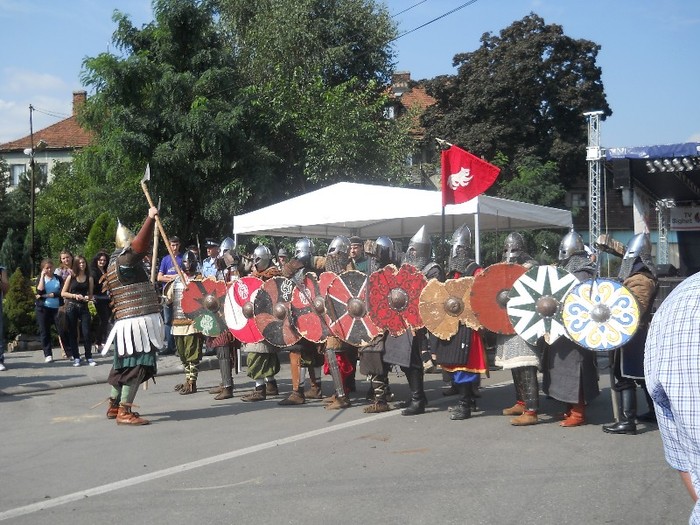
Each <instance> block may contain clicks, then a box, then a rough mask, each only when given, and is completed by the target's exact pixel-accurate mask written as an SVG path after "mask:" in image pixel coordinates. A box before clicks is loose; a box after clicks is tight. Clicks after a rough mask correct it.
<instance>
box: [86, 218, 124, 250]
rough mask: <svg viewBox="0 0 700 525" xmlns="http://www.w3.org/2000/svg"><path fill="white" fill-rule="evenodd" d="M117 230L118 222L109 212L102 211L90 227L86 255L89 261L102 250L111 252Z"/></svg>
mask: <svg viewBox="0 0 700 525" xmlns="http://www.w3.org/2000/svg"><path fill="white" fill-rule="evenodd" d="M116 232H117V223H116V221H115V220H114V219H113V218H112V217H111V216H110V215H109V213H107V212H104V213H101V214H100V215H99V216H98V217H97V219H96V220H95V222H94V223H93V225H92V228H90V233H89V234H88V237H87V242H86V243H85V250H84V253H85V257H86V258H87V260H88V261H90V260H92V258H93V257H94V256H95V255H97V252H99V251H100V250H107V253H111V251H112V248H113V247H114V238H115V235H116Z"/></svg>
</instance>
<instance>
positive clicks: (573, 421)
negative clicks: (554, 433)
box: [559, 403, 586, 427]
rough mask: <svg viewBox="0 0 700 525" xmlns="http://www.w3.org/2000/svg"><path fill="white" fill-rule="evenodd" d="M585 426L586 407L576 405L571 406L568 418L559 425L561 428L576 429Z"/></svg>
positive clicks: (580, 404) (579, 404) (581, 404)
mask: <svg viewBox="0 0 700 525" xmlns="http://www.w3.org/2000/svg"><path fill="white" fill-rule="evenodd" d="M585 424H586V405H584V404H583V403H576V404H575V405H572V406H571V410H570V411H569V416H568V417H567V418H566V419H564V421H562V422H561V423H559V425H560V426H562V427H578V426H581V425H585Z"/></svg>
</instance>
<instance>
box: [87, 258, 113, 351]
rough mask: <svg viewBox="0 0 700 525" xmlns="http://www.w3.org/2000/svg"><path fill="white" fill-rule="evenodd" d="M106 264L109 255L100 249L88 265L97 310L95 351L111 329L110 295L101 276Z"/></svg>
mask: <svg viewBox="0 0 700 525" xmlns="http://www.w3.org/2000/svg"><path fill="white" fill-rule="evenodd" d="M107 264H109V255H108V254H107V252H104V251H101V252H98V253H97V255H95V257H94V258H93V259H92V265H91V266H90V276H91V277H92V280H93V296H92V297H93V299H94V300H95V310H97V319H98V321H99V323H98V324H97V329H96V330H95V337H94V340H95V344H96V345H97V351H98V352H101V351H102V346H103V345H104V343H105V341H107V336H108V335H109V331H110V329H111V325H110V322H109V319H110V317H112V309H111V308H110V306H109V303H110V297H109V291H108V290H107V287H106V286H104V287H103V281H102V279H103V277H104V275H105V274H106V273H107Z"/></svg>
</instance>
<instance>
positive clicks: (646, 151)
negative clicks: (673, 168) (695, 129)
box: [605, 142, 700, 160]
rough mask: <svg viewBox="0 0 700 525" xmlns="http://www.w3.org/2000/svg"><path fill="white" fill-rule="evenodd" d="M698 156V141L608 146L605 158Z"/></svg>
mask: <svg viewBox="0 0 700 525" xmlns="http://www.w3.org/2000/svg"><path fill="white" fill-rule="evenodd" d="M698 156H700V142H684V143H682V144H663V145H659V146H637V147H634V148H608V149H606V150H605V158H606V159H607V160H612V159H666V158H673V157H698Z"/></svg>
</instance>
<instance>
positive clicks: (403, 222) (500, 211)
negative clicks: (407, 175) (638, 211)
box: [233, 182, 572, 239]
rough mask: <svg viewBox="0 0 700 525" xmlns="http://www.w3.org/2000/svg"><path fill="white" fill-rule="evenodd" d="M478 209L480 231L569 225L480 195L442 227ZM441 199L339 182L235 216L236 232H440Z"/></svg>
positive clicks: (553, 215)
mask: <svg viewBox="0 0 700 525" xmlns="http://www.w3.org/2000/svg"><path fill="white" fill-rule="evenodd" d="M476 213H478V214H479V230H480V231H512V230H526V229H536V228H551V227H561V228H568V227H570V226H571V224H572V218H571V212H570V211H568V210H559V209H556V208H549V207H546V206H538V205H536V204H528V203H524V202H517V201H512V200H508V199H499V198H496V197H487V196H485V195H481V196H479V197H476V198H474V199H472V200H470V201H468V202H464V203H462V204H456V205H448V206H447V207H446V208H445V231H446V232H450V233H451V232H453V231H454V230H456V229H457V228H458V227H459V226H460V225H462V224H464V223H465V222H466V223H467V224H468V225H469V226H470V227H471V228H472V229H473V228H474V216H475V214H476ZM441 214H442V198H441V194H440V192H439V191H430V190H420V189H412V188H396V187H391V186H377V185H371V184H357V183H352V182H339V183H337V184H333V185H331V186H327V187H325V188H321V189H319V190H316V191H312V192H309V193H306V194H304V195H300V196H298V197H294V198H291V199H288V200H286V201H283V202H280V203H278V204H273V205H271V206H267V207H265V208H261V209H259V210H255V211H252V212H249V213H245V214H243V215H237V216H235V217H234V218H233V233H234V234H236V235H246V234H247V235H271V236H292V237H294V236H309V237H322V238H332V237H335V236H336V235H347V236H349V235H358V236H360V237H362V238H365V239H369V238H376V237H378V236H380V235H388V236H390V237H393V238H401V237H411V236H412V235H413V234H415V233H416V232H417V231H418V229H419V228H420V227H421V226H422V225H425V227H426V230H427V231H428V233H440V231H441V228H442V226H441V224H442V222H441V221H442V219H441Z"/></svg>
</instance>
